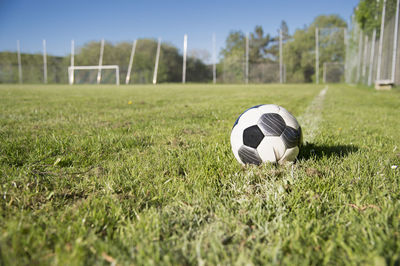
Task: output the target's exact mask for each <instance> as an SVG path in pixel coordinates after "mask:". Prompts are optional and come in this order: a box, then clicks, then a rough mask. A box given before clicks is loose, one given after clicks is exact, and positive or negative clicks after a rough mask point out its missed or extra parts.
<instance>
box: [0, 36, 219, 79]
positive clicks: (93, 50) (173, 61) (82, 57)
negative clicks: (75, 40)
mask: <svg viewBox="0 0 400 266" xmlns="http://www.w3.org/2000/svg"><path fill="white" fill-rule="evenodd" d="M156 49H157V40H155V39H139V40H138V41H137V45H136V51H135V56H134V61H133V67H132V72H131V79H130V82H131V83H151V82H152V80H153V72H154V65H155V57H156ZM131 50H132V43H128V42H121V43H117V44H112V43H110V42H105V45H104V55H103V65H118V66H119V67H120V82H121V83H123V82H125V77H126V73H127V69H128V64H129V57H130V54H131ZM99 54H100V42H98V41H92V42H89V43H86V44H85V45H83V46H82V47H80V48H78V49H77V52H76V54H75V57H74V61H75V63H74V65H77V66H78V65H98V64H99ZM21 65H22V77H23V81H24V82H26V83H43V55H42V54H39V53H38V54H26V53H22V54H21ZM69 65H70V55H68V56H65V57H60V56H51V55H48V56H47V66H48V67H47V68H48V70H47V72H48V83H67V82H68V74H67V69H68V66H69ZM182 67H183V56H182V54H180V53H179V50H178V48H176V47H174V46H173V45H171V44H168V43H162V44H161V47H160V59H159V66H158V75H157V81H158V82H160V83H165V82H181V81H182ZM211 69H212V68H211V66H209V65H207V64H205V63H204V62H203V61H202V60H200V59H199V58H196V57H194V56H189V57H188V58H187V62H186V80H187V81H188V82H210V81H212V70H211ZM103 72H107V70H103ZM94 73H96V74H97V71H92V73H90V71H85V72H83V71H81V73H76V75H75V79H76V81H77V82H78V83H79V82H88V78H90V76H95V75H90V74H94ZM91 78H93V77H91ZM107 80H108V79H107V77H105V82H107ZM111 80H112V79H110V82H112V81H111ZM17 82H18V59H17V54H16V53H15V52H0V83H17Z"/></svg>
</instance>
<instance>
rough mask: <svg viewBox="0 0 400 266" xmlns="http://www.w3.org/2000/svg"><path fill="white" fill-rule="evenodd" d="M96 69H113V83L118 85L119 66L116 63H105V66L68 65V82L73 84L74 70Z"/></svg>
mask: <svg viewBox="0 0 400 266" xmlns="http://www.w3.org/2000/svg"><path fill="white" fill-rule="evenodd" d="M96 69H97V70H98V71H99V72H100V71H101V70H102V69H115V84H116V85H119V66H118V65H105V66H69V67H68V80H69V84H70V85H72V84H74V81H75V80H74V76H75V75H74V74H75V70H96Z"/></svg>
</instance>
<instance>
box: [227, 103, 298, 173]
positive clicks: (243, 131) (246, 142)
mask: <svg viewBox="0 0 400 266" xmlns="http://www.w3.org/2000/svg"><path fill="white" fill-rule="evenodd" d="M302 142H303V139H302V132H301V127H300V125H299V123H298V122H297V120H296V118H295V117H294V116H293V115H292V114H291V113H289V112H288V111H287V110H286V109H285V108H283V107H281V106H278V105H275V104H266V105H257V106H254V107H251V108H250V109H247V110H246V111H244V113H242V114H241V115H240V116H239V117H238V119H237V120H236V122H235V124H234V125H233V128H232V132H231V145H232V151H233V154H234V155H235V158H236V159H237V160H238V161H239V163H241V164H256V165H260V164H261V163H263V162H271V163H279V164H283V163H285V162H291V161H294V160H295V159H296V157H297V155H298V154H299V149H300V146H301V144H302Z"/></svg>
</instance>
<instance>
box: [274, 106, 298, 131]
mask: <svg viewBox="0 0 400 266" xmlns="http://www.w3.org/2000/svg"><path fill="white" fill-rule="evenodd" d="M279 114H280V115H281V116H282V118H283V120H285V123H286V125H287V126H289V127H292V128H294V129H299V123H298V122H297V120H296V118H295V117H294V116H293V115H292V114H291V113H289V111H288V110H286V109H285V108H283V107H281V108H280V111H279Z"/></svg>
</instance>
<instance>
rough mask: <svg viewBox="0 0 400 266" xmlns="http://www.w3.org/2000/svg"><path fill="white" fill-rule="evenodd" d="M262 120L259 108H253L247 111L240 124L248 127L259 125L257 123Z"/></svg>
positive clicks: (240, 119)
mask: <svg viewBox="0 0 400 266" xmlns="http://www.w3.org/2000/svg"><path fill="white" fill-rule="evenodd" d="M258 119H260V112H259V111H258V108H252V109H249V110H247V111H245V112H244V113H243V114H242V115H241V117H240V118H239V121H238V124H243V125H244V126H245V128H246V127H251V126H254V125H257V121H258Z"/></svg>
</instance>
